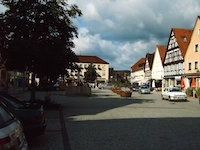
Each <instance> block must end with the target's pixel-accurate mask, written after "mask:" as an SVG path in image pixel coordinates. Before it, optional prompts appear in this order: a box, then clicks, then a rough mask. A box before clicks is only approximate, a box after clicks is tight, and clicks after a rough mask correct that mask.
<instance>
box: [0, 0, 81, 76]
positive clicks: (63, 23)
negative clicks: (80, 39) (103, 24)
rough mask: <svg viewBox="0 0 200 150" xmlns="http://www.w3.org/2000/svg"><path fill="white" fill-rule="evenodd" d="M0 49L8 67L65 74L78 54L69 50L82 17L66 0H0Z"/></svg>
mask: <svg viewBox="0 0 200 150" xmlns="http://www.w3.org/2000/svg"><path fill="white" fill-rule="evenodd" d="M2 4H3V5H4V6H6V7H7V8H8V9H7V10H6V12H4V13H2V14H0V34H1V38H0V49H1V54H2V57H3V59H4V60H5V61H6V66H7V68H8V69H9V70H18V71H25V70H28V71H32V72H34V73H35V74H37V75H38V76H39V77H44V76H45V77H48V78H49V77H55V76H58V75H59V74H65V73H66V68H69V66H71V65H73V63H72V62H74V61H76V59H77V57H76V55H75V53H74V52H73V51H72V48H73V47H74V43H73V41H72V40H73V38H74V37H77V35H78V33H77V27H76V26H75V25H74V24H73V22H72V21H71V20H72V18H75V17H77V16H81V15H82V13H81V10H79V8H78V6H77V5H70V6H69V5H68V4H67V2H66V1H65V0H2Z"/></svg>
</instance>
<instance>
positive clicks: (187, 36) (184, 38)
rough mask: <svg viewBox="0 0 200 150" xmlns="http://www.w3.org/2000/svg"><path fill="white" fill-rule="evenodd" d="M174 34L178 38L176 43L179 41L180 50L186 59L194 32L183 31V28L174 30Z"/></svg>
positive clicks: (189, 30)
mask: <svg viewBox="0 0 200 150" xmlns="http://www.w3.org/2000/svg"><path fill="white" fill-rule="evenodd" d="M172 32H173V33H174V35H175V37H176V41H177V43H178V45H179V48H180V50H181V53H182V55H183V57H184V56H185V53H186V51H187V47H188V45H189V43H190V40H191V36H192V32H193V30H191V29H182V28H172Z"/></svg>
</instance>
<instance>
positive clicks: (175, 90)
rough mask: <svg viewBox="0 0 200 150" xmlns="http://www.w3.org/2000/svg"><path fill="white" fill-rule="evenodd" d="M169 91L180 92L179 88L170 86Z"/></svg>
mask: <svg viewBox="0 0 200 150" xmlns="http://www.w3.org/2000/svg"><path fill="white" fill-rule="evenodd" d="M169 91H170V92H181V89H180V88H171V89H170V90H169Z"/></svg>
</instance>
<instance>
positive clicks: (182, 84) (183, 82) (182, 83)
mask: <svg viewBox="0 0 200 150" xmlns="http://www.w3.org/2000/svg"><path fill="white" fill-rule="evenodd" d="M181 88H185V81H184V78H182V79H181Z"/></svg>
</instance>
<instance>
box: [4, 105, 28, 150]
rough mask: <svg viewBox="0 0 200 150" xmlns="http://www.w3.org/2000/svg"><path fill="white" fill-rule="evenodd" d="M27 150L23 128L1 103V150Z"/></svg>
mask: <svg viewBox="0 0 200 150" xmlns="http://www.w3.org/2000/svg"><path fill="white" fill-rule="evenodd" d="M15 149H16V150H27V149H28V144H27V141H26V138H25V135H24V133H23V128H22V125H21V123H20V122H19V120H17V119H16V118H15V117H14V116H13V115H12V114H11V113H10V112H8V111H7V109H6V107H5V106H4V105H3V104H2V103H1V102H0V150H15Z"/></svg>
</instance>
